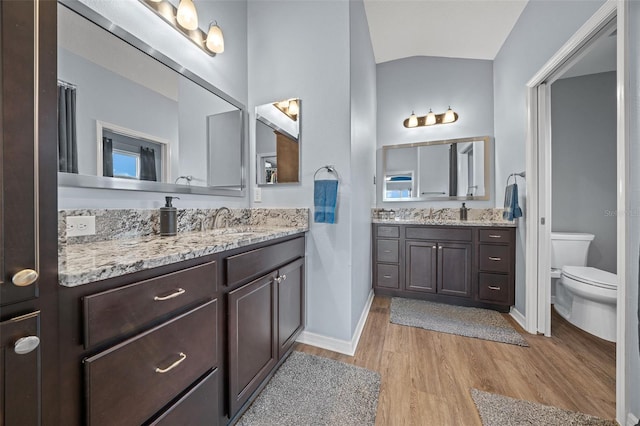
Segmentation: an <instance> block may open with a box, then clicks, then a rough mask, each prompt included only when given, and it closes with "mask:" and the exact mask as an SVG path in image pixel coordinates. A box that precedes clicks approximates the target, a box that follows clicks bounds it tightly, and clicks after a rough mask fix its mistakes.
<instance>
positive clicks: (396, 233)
mask: <svg viewBox="0 0 640 426" xmlns="http://www.w3.org/2000/svg"><path fill="white" fill-rule="evenodd" d="M376 236H377V237H383V238H400V227H399V226H381V225H378V227H377V234H376Z"/></svg>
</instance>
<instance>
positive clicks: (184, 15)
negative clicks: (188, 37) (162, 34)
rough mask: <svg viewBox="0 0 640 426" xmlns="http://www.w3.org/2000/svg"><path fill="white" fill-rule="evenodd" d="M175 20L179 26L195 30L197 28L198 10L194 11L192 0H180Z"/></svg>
mask: <svg viewBox="0 0 640 426" xmlns="http://www.w3.org/2000/svg"><path fill="white" fill-rule="evenodd" d="M176 20H177V21H178V24H180V26H182V27H183V28H185V29H187V30H195V29H197V28H198V12H196V6H195V5H194V4H193V1H191V0H180V5H178V13H177V14H176ZM207 40H208V37H207Z"/></svg>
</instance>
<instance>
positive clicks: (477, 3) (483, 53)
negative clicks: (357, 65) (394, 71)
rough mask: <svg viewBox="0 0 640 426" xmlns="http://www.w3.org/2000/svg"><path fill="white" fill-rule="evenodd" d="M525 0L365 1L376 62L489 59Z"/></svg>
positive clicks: (500, 45) (498, 47) (505, 35)
mask: <svg viewBox="0 0 640 426" xmlns="http://www.w3.org/2000/svg"><path fill="white" fill-rule="evenodd" d="M527 1H528V0H364V6H365V11H366V14H367V20H368V21H369V33H370V34H371V42H372V44H373V52H374V55H375V60H376V63H381V62H387V61H392V60H395V59H400V58H407V57H410V56H443V57H449V58H469V59H489V60H492V59H494V58H495V57H496V55H497V54H498V51H499V50H500V47H502V44H503V43H504V41H505V40H506V38H507V36H508V35H509V32H511V29H512V28H513V26H514V25H515V23H516V21H517V20H518V18H519V17H520V14H521V13H522V11H523V9H524V8H525V6H526V5H527Z"/></svg>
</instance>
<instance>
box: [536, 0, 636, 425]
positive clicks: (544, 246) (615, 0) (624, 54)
mask: <svg viewBox="0 0 640 426" xmlns="http://www.w3.org/2000/svg"><path fill="white" fill-rule="evenodd" d="M628 10H629V5H628V2H626V1H625V0H608V1H607V2H605V4H604V5H603V6H602V7H601V8H600V9H598V11H597V12H596V13H595V14H594V15H593V16H592V17H591V18H590V19H589V20H588V21H587V22H586V23H585V24H584V25H583V26H582V27H580V29H579V30H578V31H577V32H576V33H575V34H574V35H573V36H572V37H571V38H570V39H569V40H568V41H567V42H566V43H565V44H564V45H563V46H562V48H560V50H558V52H556V54H555V55H554V56H552V57H551V59H550V60H549V61H548V62H547V63H546V64H545V65H544V66H543V67H542V68H541V69H540V70H539V71H538V72H537V73H536V74H535V75H534V76H533V77H532V78H531V80H529V82H528V83H527V117H528V123H527V139H526V173H527V184H526V185H527V221H526V235H527V239H526V253H527V254H526V260H525V264H526V286H525V288H526V290H525V295H526V305H525V306H526V315H525V328H526V330H527V331H528V332H530V333H538V332H541V333H544V334H545V335H549V334H550V327H551V323H550V309H549V306H550V304H551V291H550V286H551V284H550V266H551V265H550V259H551V252H550V251H551V241H550V237H551V231H550V230H551V227H550V221H547V223H546V224H541V219H542V218H545V219H548V220H550V192H549V191H548V189H549V188H550V182H549V181H550V158H551V157H550V156H551V154H550V146H551V138H550V136H551V133H550V126H548V125H547V123H549V120H550V118H549V117H550V111H549V98H550V96H549V90H550V84H549V83H550V82H553V80H554V77H556V78H557V77H558V76H559V75H560V71H562V70H564V69H567V68H568V67H569V66H571V65H572V64H573V63H574V62H575V61H576V60H577V59H578V58H577V55H578V56H579V54H580V52H581V51H582V50H583V49H584V47H585V46H586V45H588V44H589V42H590V40H592V38H593V37H594V36H596V35H597V34H598V33H599V32H600V31H601V30H603V29H604V28H606V26H607V25H608V24H609V23H610V22H611V21H612V20H613V19H615V20H616V27H617V37H616V50H617V53H616V56H617V69H616V91H617V100H616V102H617V137H616V152H617V154H616V156H617V160H616V163H617V176H616V184H617V188H616V190H617V209H618V212H620V214H618V215H616V220H617V235H618V238H617V276H618V304H617V344H616V419H617V421H618V423H620V424H625V422H626V419H625V415H626V409H627V406H628V402H627V395H626V392H625V390H626V381H625V377H626V370H625V368H626V362H625V361H626V360H625V349H626V342H625V331H626V330H625V325H626V324H625V318H626V304H625V296H626V293H627V286H629V285H630V283H629V282H628V280H627V259H628V258H630V256H629V254H630V253H628V251H627V250H628V247H630V245H629V241H628V240H629V235H628V234H627V232H626V231H627V219H626V216H625V214H624V212H627V211H629V205H628V199H627V192H628V188H629V172H628V170H629V163H628V152H629V125H628V117H629V106H628V95H627V93H628V90H629V81H628V75H629V72H628V63H629V61H628V43H629V42H628V39H629V35H628V28H629V24H628V15H629V13H628ZM540 170H545V173H547V172H548V173H549V174H547V175H546V176H549V180H547V179H545V178H544V177H542V176H541V175H540ZM547 196H548V197H549V198H545V197H547Z"/></svg>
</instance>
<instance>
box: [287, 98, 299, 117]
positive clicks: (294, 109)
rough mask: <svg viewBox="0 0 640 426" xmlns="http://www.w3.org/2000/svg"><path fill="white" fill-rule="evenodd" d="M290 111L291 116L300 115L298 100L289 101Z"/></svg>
mask: <svg viewBox="0 0 640 426" xmlns="http://www.w3.org/2000/svg"><path fill="white" fill-rule="evenodd" d="M288 111H289V114H291V115H298V112H299V111H300V110H299V108H298V101H297V100H296V99H291V100H290V101H289V107H288Z"/></svg>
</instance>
